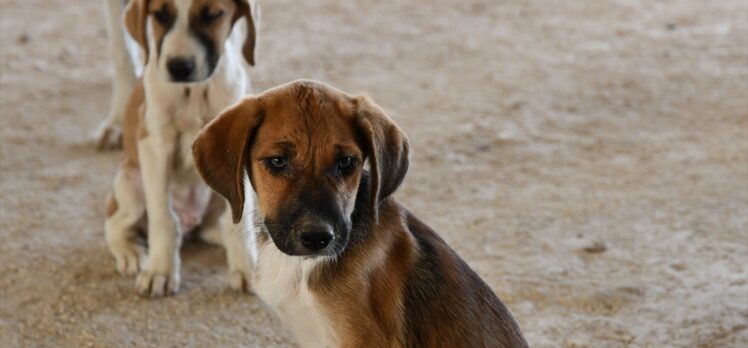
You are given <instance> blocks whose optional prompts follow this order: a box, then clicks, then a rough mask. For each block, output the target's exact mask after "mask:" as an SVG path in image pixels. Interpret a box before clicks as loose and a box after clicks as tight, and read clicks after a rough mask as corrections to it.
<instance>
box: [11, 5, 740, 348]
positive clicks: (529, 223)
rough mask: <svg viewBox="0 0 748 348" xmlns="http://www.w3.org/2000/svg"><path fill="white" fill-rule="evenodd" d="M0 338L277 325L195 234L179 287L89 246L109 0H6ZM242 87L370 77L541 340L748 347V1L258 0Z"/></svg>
mask: <svg viewBox="0 0 748 348" xmlns="http://www.w3.org/2000/svg"><path fill="white" fill-rule="evenodd" d="M0 5H2V6H1V13H0V39H1V40H2V43H1V45H0V60H1V61H0V67H1V69H2V70H1V71H0V112H1V115H2V124H1V129H0V164H1V165H2V171H1V172H0V173H1V177H0V179H1V180H0V198H1V201H0V202H1V205H0V228H1V229H2V232H0V237H1V239H0V277H1V279H0V297H1V298H0V299H1V302H0V304H1V306H0V343H1V345H2V346H3V347H31V346H38V347H44V346H46V347H62V346H67V347H81V346H97V347H115V346H133V347H134V346H138V347H140V346H153V347H156V346H158V347H182V346H192V347H208V346H248V347H276V346H277V347H282V346H289V345H290V343H289V340H288V335H287V334H286V333H285V331H284V330H283V329H281V325H280V323H279V322H278V320H276V319H274V318H273V316H272V315H271V314H270V313H268V312H267V311H266V310H265V309H264V307H263V306H262V304H261V303H260V302H259V301H258V299H256V298H254V297H252V296H248V295H241V294H235V293H232V292H231V291H229V290H227V287H226V284H225V280H224V267H225V266H224V264H225V260H224V256H223V252H222V250H221V249H219V248H216V247H210V246H205V245H188V246H187V247H186V248H185V251H184V268H183V271H182V277H183V287H182V291H181V293H179V294H178V295H177V296H174V297H172V298H167V299H158V300H151V299H146V298H141V297H138V296H136V295H135V292H134V289H133V280H132V279H126V278H122V277H120V276H118V275H117V274H116V273H115V271H114V262H113V259H112V258H111V257H110V256H109V253H108V251H107V249H106V247H105V243H104V235H103V221H104V220H103V217H104V214H103V202H104V197H105V196H106V194H107V192H108V190H109V189H110V184H111V182H112V179H113V175H114V172H115V169H116V164H117V161H118V157H119V154H118V153H114V152H104V153H100V152H96V151H95V150H94V149H93V146H92V145H91V144H90V143H89V142H88V140H89V135H90V133H91V131H92V130H93V129H94V128H95V127H96V125H97V124H98V122H99V121H100V120H102V119H103V118H104V116H105V114H106V112H107V110H108V106H109V82H110V81H109V79H110V63H109V58H108V54H107V49H106V31H105V27H104V19H103V17H102V14H103V7H102V4H101V1H92V0H88V1H83V0H75V1H73V0H0ZM262 8H263V19H262V29H261V40H260V45H259V55H258V58H257V62H258V65H257V67H256V68H255V69H253V70H252V73H251V74H252V78H253V80H254V84H255V88H256V90H258V91H259V90H264V89H266V88H269V87H271V86H274V85H277V84H279V83H282V82H286V81H289V80H292V79H296V78H301V77H306V78H314V79H319V80H323V81H326V82H329V83H331V84H333V85H335V86H337V87H339V88H341V89H343V90H346V91H349V92H367V93H368V94H369V95H371V96H372V97H373V98H374V99H375V100H376V101H377V102H378V103H379V104H381V105H382V106H383V107H384V108H385V109H386V110H388V111H389V112H390V113H391V114H392V115H393V117H395V118H396V119H397V121H398V122H399V123H400V124H401V125H402V126H403V128H404V129H405V130H406V131H407V132H408V133H409V135H410V137H411V140H412V144H413V146H412V149H413V165H412V167H411V170H410V172H409V175H408V177H407V179H406V183H405V186H404V187H403V188H402V189H401V190H400V191H399V192H398V193H397V196H398V198H399V199H400V201H401V202H403V203H404V204H405V205H406V206H407V207H409V208H410V209H411V210H412V211H413V212H415V214H416V215H418V216H419V217H421V218H422V219H423V220H424V221H426V222H428V223H429V224H430V225H431V226H432V227H434V228H435V229H436V230H437V231H439V232H440V233H441V235H442V236H444V238H445V239H446V240H447V241H449V242H450V243H451V245H452V246H453V247H454V248H455V249H456V250H457V251H458V252H459V253H460V254H461V255H462V256H463V257H464V258H465V259H466V260H467V261H468V263H469V264H470V265H471V266H472V267H474V268H475V269H476V271H477V272H478V273H479V274H481V275H482V276H483V277H484V279H485V280H486V281H487V282H488V283H489V284H490V285H491V286H492V287H493V289H495V291H496V292H497V293H498V294H499V295H500V297H502V298H503V299H504V300H505V302H506V303H507V304H508V306H509V307H510V308H511V310H512V311H513V312H514V314H515V315H516V317H517V319H518V320H519V322H520V324H521V326H522V328H523V330H524V332H525V334H526V336H527V339H528V341H529V342H530V344H531V345H532V346H534V347H746V346H748V3H747V2H746V1H743V0H723V1H706V0H689V1H686V0H680V1H676V0H663V1H643V0H628V1H626V0H586V1H541V0H527V1H504V0H485V1H483V0H463V1H446V0H438V1H437V0H434V1H373V2H372V1H370V2H362V1H337V0H317V1H291V0H272V1H269V0H266V1H263V2H262Z"/></svg>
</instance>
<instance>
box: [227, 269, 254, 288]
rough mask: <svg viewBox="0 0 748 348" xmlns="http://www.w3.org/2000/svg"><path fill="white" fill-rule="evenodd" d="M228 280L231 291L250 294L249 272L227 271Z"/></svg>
mask: <svg viewBox="0 0 748 348" xmlns="http://www.w3.org/2000/svg"><path fill="white" fill-rule="evenodd" d="M228 278H229V286H231V289H233V290H236V291H239V292H246V293H252V283H251V279H252V277H251V275H250V273H249V272H246V271H240V270H236V269H235V270H229V274H228Z"/></svg>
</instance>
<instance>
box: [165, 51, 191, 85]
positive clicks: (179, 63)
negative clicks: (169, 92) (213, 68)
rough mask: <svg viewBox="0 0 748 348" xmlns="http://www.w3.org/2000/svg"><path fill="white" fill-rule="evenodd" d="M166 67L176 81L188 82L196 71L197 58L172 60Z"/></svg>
mask: <svg viewBox="0 0 748 348" xmlns="http://www.w3.org/2000/svg"><path fill="white" fill-rule="evenodd" d="M166 67H167V69H169V74H171V78H172V79H173V80H174V81H187V80H189V77H190V75H192V72H193V71H194V70H195V58H182V57H180V58H171V59H169V61H168V62H166Z"/></svg>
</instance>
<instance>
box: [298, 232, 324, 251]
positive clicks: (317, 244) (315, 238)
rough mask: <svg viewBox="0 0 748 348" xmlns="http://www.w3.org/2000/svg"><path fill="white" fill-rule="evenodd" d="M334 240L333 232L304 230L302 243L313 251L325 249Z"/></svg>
mask: <svg viewBox="0 0 748 348" xmlns="http://www.w3.org/2000/svg"><path fill="white" fill-rule="evenodd" d="M331 240H332V233H330V232H328V231H325V230H318V231H310V232H304V233H302V234H301V244H302V245H304V247H305V248H307V249H309V250H311V251H320V250H322V249H324V248H325V247H326V246H327V245H328V244H330V241H331Z"/></svg>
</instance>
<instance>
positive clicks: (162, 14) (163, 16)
mask: <svg viewBox="0 0 748 348" xmlns="http://www.w3.org/2000/svg"><path fill="white" fill-rule="evenodd" d="M153 17H155V18H156V21H158V22H159V23H161V24H168V23H169V22H170V21H171V13H169V9H168V8H167V7H166V6H163V7H161V9H160V10H158V11H156V12H155V13H154V14H153Z"/></svg>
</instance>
